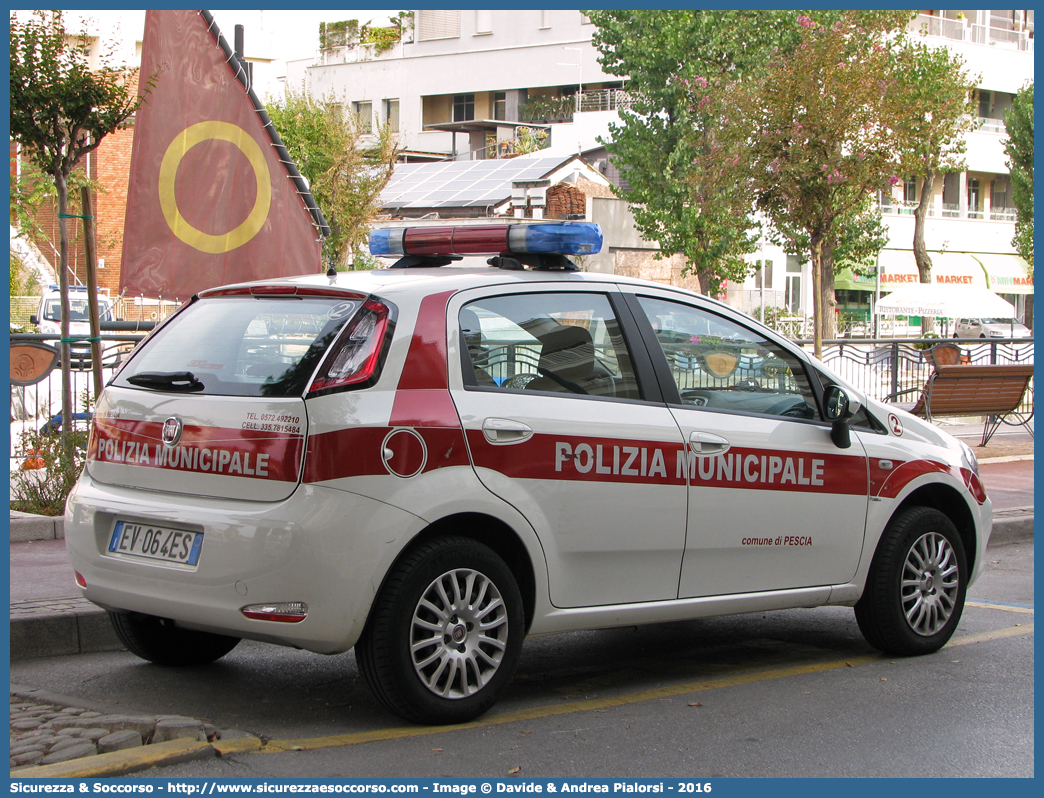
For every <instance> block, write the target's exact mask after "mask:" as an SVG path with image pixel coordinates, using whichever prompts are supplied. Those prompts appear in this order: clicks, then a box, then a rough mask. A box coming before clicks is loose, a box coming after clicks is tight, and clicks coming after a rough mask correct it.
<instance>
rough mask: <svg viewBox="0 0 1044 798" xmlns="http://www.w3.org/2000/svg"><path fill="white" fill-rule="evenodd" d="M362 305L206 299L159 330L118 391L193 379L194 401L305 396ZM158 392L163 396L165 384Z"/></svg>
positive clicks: (353, 301) (322, 300)
mask: <svg viewBox="0 0 1044 798" xmlns="http://www.w3.org/2000/svg"><path fill="white" fill-rule="evenodd" d="M361 304H362V301H361V300H358V299H342V298H337V297H302V298H299V297H271V296H265V297H254V296H236V297H212V298H209V299H200V300H198V301H196V302H194V303H193V304H192V305H190V306H189V307H187V308H185V309H184V310H182V311H181V312H180V313H178V315H177V316H175V317H174V318H173V319H171V321H170V322H169V323H168V324H166V325H165V326H164V327H162V328H161V329H159V330H157V331H156V332H155V334H154V335H153V336H152V337H151V338H149V339H148V340H147V341H146V342H145V343H144V344H143V345H142V346H141V348H140V349H139V350H138V351H137V352H135V354H134V357H133V358H132V359H131V361H130V362H129V363H128V364H127V365H126V367H125V368H124V369H123V370H122V371H121V372H120V373H119V375H118V376H117V378H116V381H115V384H117V385H121V386H125V387H129V388H138V389H141V388H142V385H143V381H142V380H141V378H139V379H138V380H135V379H134V377H135V376H136V375H142V374H151V375H174V374H179V373H184V372H188V373H190V374H191V375H192V377H193V378H194V382H193V388H192V392H193V393H200V394H205V395H213V396H264V397H289V396H301V395H302V394H303V393H304V390H305V388H306V386H307V384H308V379H309V377H311V376H312V373H313V372H314V371H315V368H316V366H317V365H318V364H319V361H320V360H321V358H322V356H323V353H324V352H325V351H326V349H327V347H329V346H330V344H331V342H332V341H333V340H334V338H336V336H337V333H338V332H339V331H340V330H341V328H342V327H343V326H344V324H345V322H347V321H348V320H349V319H350V318H351V317H352V315H353V314H354V313H355V312H356V311H357V310H358V309H359V307H360V305H361ZM135 382H137V383H138V384H135ZM199 383H201V384H202V387H201V388H199V387H197V384H199ZM154 389H156V390H163V387H162V383H161V381H159V380H157V381H155V388H154Z"/></svg>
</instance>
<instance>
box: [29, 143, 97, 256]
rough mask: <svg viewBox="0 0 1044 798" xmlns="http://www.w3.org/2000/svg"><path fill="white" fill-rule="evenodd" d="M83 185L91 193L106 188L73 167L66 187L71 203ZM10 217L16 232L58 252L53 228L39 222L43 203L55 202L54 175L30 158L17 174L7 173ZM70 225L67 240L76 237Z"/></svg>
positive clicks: (43, 207) (75, 231)
mask: <svg viewBox="0 0 1044 798" xmlns="http://www.w3.org/2000/svg"><path fill="white" fill-rule="evenodd" d="M85 186H86V187H87V188H88V189H90V190H91V191H92V192H94V193H95V194H103V193H105V192H106V190H107V189H106V188H105V186H103V185H102V184H101V183H99V182H98V181H97V180H91V179H90V178H89V177H88V176H87V171H86V170H85V169H82V168H81V169H74V170H73V171H72V173H71V174H70V175H69V180H68V190H69V192H70V193H71V194H72V196H73V204H74V205H75V206H77V207H78V205H77V203H78V200H79V197H80V189H81V188H82V187H85ZM10 190H11V221H12V223H13V224H14V225H15V227H17V228H18V232H19V233H20V234H21V235H22V236H24V237H25V238H27V239H30V240H33V241H36V242H38V243H39V242H46V243H47V245H48V246H50V248H51V250H52V251H53V252H55V253H57V252H58V244H59V242H58V241H55V240H53V234H54V232H55V231H54V229H53V228H47V227H45V226H44V225H42V224H41V223H40V219H41V218H42V214H41V211H42V210H44V209H45V208H47V207H51V208H53V207H55V206H56V205H57V204H58V189H57V187H56V186H55V183H54V179H53V178H52V177H51V176H49V175H46V174H44V173H43V172H42V171H41V170H40V167H39V166H37V165H36V163H35V162H33V161H31V160H25V161H23V162H22V164H21V168H20V169H19V171H18V174H17V175H11V183H10ZM78 229H79V225H77V226H76V228H74V234H73V236H72V238H71V239H70V240H71V241H76V240H77V239H78V238H79V235H78V233H77V230H78Z"/></svg>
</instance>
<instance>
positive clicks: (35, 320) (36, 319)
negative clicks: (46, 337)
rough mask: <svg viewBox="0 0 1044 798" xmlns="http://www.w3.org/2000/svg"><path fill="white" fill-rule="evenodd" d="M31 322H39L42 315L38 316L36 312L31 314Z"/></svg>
mask: <svg viewBox="0 0 1044 798" xmlns="http://www.w3.org/2000/svg"><path fill="white" fill-rule="evenodd" d="M29 323H30V324H39V323H40V317H39V316H37V315H36V314H35V313H34V314H33V315H32V316H30V317H29Z"/></svg>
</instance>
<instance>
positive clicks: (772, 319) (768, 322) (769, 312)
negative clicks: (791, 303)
mask: <svg viewBox="0 0 1044 798" xmlns="http://www.w3.org/2000/svg"><path fill="white" fill-rule="evenodd" d="M749 315H750V317H751V318H752V319H757V320H758V321H761V308H760V307H757V308H754V310H752V311H751V312H750V314H749ZM790 315H791V313H790V310H789V309H788V308H785V307H777V306H776V305H766V306H765V326H766V327H770V328H772V329H773V330H775V331H776V332H781V331H783V330H784V329H785V325H784V324H783V319H785V318H789V317H790Z"/></svg>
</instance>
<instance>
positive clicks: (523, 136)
mask: <svg viewBox="0 0 1044 798" xmlns="http://www.w3.org/2000/svg"><path fill="white" fill-rule="evenodd" d="M515 134H516V137H515V140H514V141H513V142H512V143H511V147H512V151H513V152H514V153H515V154H516V155H525V154H528V153H531V152H536V151H537V150H541V149H543V148H544V147H546V146H547V135H548V134H547V131H546V130H542V129H538V128H530V127H519V128H517V129H516V130H515Z"/></svg>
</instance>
